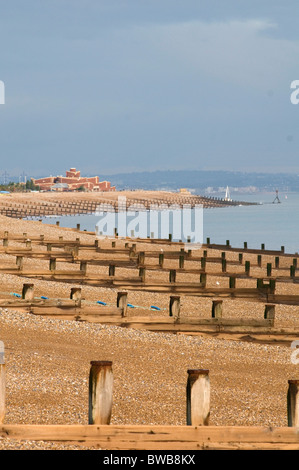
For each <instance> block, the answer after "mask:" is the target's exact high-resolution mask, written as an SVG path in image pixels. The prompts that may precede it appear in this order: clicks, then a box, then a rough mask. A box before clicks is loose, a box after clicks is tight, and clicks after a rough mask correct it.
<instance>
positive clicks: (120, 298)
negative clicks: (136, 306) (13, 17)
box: [116, 292, 128, 317]
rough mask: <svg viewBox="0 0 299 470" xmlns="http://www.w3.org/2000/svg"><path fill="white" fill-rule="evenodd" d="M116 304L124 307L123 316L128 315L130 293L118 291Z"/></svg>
mask: <svg viewBox="0 0 299 470" xmlns="http://www.w3.org/2000/svg"><path fill="white" fill-rule="evenodd" d="M116 306H117V307H118V308H121V309H122V316H123V317H126V316H127V310H128V307H127V306H128V293H127V292H118V293H117V300H116Z"/></svg>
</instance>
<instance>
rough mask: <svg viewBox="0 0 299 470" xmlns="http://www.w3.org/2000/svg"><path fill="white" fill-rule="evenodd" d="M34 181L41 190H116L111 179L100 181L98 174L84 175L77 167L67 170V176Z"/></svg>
mask: <svg viewBox="0 0 299 470" xmlns="http://www.w3.org/2000/svg"><path fill="white" fill-rule="evenodd" d="M32 181H33V182H34V184H35V185H36V186H39V187H40V189H41V191H76V190H78V189H83V190H85V191H86V190H87V191H115V186H111V183H110V181H100V179H99V177H98V176H91V177H83V176H81V172H80V171H78V170H77V169H76V168H71V169H70V170H69V171H66V174H65V176H48V177H45V178H39V179H34V178H32Z"/></svg>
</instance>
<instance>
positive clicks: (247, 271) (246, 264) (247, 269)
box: [245, 261, 250, 276]
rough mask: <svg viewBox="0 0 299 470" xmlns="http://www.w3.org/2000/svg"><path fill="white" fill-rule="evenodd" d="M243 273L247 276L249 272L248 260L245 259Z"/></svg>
mask: <svg viewBox="0 0 299 470" xmlns="http://www.w3.org/2000/svg"><path fill="white" fill-rule="evenodd" d="M245 273H246V274H247V276H249V274H250V261H245Z"/></svg>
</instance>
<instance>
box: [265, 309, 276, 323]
mask: <svg viewBox="0 0 299 470" xmlns="http://www.w3.org/2000/svg"><path fill="white" fill-rule="evenodd" d="M264 319H265V320H272V321H271V323H272V326H273V325H274V320H275V305H273V304H266V305H265V311H264Z"/></svg>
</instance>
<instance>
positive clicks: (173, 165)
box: [0, 0, 299, 176]
mask: <svg viewBox="0 0 299 470" xmlns="http://www.w3.org/2000/svg"><path fill="white" fill-rule="evenodd" d="M298 18H299V2H298V0H294V1H291V0H289V1H288V0H285V1H281V0H279V1H278V0H26V1H24V0H9V1H6V0H0V45H1V47H0V80H2V81H3V82H4V84H5V104H4V105H0V123H1V125H0V139H1V149H0V152H1V169H0V176H1V174H2V173H3V172H4V171H7V172H8V173H9V174H10V175H15V176H17V175H19V174H20V173H21V172H23V171H25V172H26V174H27V175H28V176H37V175H48V174H53V175H60V174H64V172H65V170H66V169H68V168H69V167H71V166H75V167H77V168H78V169H80V170H81V171H82V173H84V174H97V175H101V174H109V173H110V174H112V173H117V172H123V171H124V172H127V171H140V170H165V169H171V170H176V169H189V170H193V169H196V170H198V169H217V170H235V171H271V172H276V171H277V172H278V171H284V172H293V171H295V172H298V173H299V158H298V157H299V152H298V150H299V147H298V144H299V104H298V105H294V104H292V103H291V101H290V95H291V89H290V84H291V82H292V81H293V80H296V79H299V28H298Z"/></svg>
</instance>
